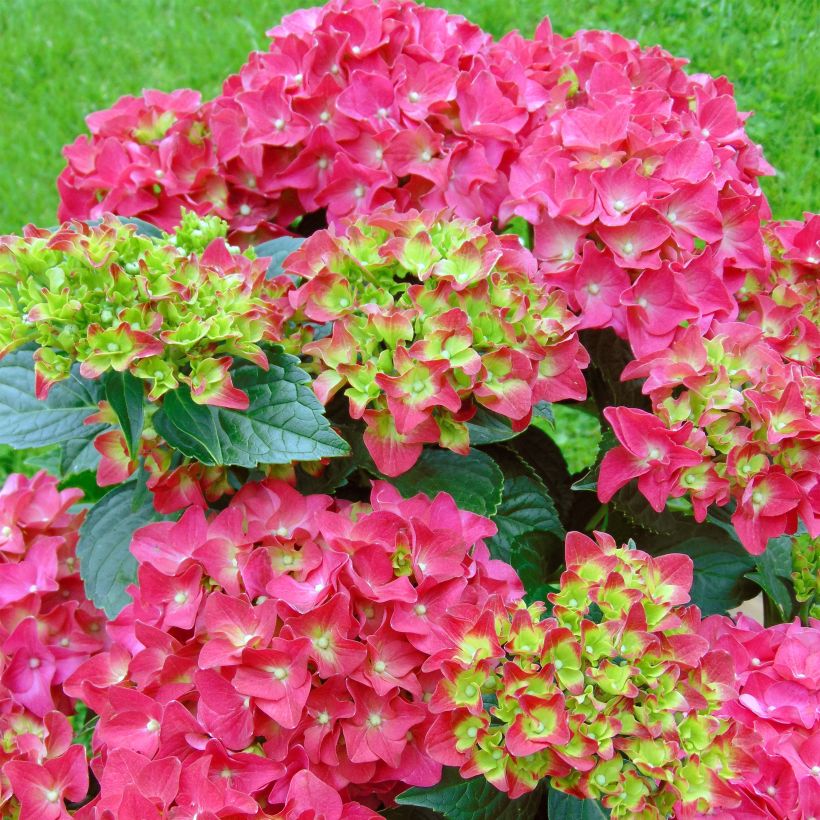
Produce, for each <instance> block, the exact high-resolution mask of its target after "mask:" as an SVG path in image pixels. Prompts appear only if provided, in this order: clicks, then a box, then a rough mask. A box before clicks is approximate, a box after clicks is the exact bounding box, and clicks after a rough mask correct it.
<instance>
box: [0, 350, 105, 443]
mask: <svg viewBox="0 0 820 820" xmlns="http://www.w3.org/2000/svg"><path fill="white" fill-rule="evenodd" d="M101 392H102V391H101V388H100V386H99V384H98V383H96V382H91V381H88V380H87V379H84V378H82V377H81V376H80V375H79V372H78V369H77V368H74V369H73V370H72V372H71V375H70V376H69V377H68V378H67V379H64V380H63V381H61V382H57V384H55V385H54V386H53V387H52V388H51V391H50V392H49V394H48V398H47V399H46V400H45V401H40V400H39V399H37V398H35V396H34V357H33V354H32V351H31V350H15V351H12V352H11V353H9V354H8V355H7V356H5V357H4V358H3V359H2V360H0V444H8V445H10V446H11V447H15V448H17V449H22V448H24V447H44V446H46V445H48V444H58V443H60V442H62V441H68V440H69V439H72V438H82V437H84V436H85V434H86V433H88V432H89V431H90V430H93V431H94V432H95V433H97V432H99V431H100V430H102V429H103V427H102V425H95V426H94V427H93V428H89V427H86V426H85V425H84V424H83V422H84V421H85V419H86V417H87V416H89V415H90V414H91V413H92V412H94V411H96V410H97V402H98V401H99V400H100V398H101Z"/></svg>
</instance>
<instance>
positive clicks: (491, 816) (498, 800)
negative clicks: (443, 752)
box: [396, 768, 541, 820]
mask: <svg viewBox="0 0 820 820" xmlns="http://www.w3.org/2000/svg"><path fill="white" fill-rule="evenodd" d="M396 802H397V803H399V804H400V805H403V806H420V807H421V808H425V809H432V810H433V811H436V812H438V813H439V814H441V815H443V816H444V817H446V818H447V820H514V818H517V819H518V820H530V818H534V817H536V816H537V815H538V809H539V805H540V803H541V793H540V790H538V789H537V790H536V791H533V792H530V793H529V794H525V795H524V796H523V797H519V798H518V799H517V800H510V798H509V797H507V795H506V794H504V792H500V791H498V789H496V788H495V786H493V785H491V784H490V783H488V782H487V781H486V780H485V779H484V778H483V777H473V778H472V779H470V780H465V779H464V778H463V777H462V776H461V775H460V774H459V773H458V769H451V768H446V769H444V774H443V776H442V778H441V782H440V783H439V784H438V785H436V786H431V787H429V788H426V789H408V790H407V791H406V792H402V793H401V794H400V795H398V796H397V797H396Z"/></svg>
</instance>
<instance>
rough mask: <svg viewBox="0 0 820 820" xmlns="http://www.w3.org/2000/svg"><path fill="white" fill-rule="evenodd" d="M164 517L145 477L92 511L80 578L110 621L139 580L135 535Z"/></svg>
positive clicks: (80, 552)
mask: <svg viewBox="0 0 820 820" xmlns="http://www.w3.org/2000/svg"><path fill="white" fill-rule="evenodd" d="M161 517H162V516H160V515H158V514H157V513H156V512H155V511H154V506H153V503H152V499H151V494H150V492H147V490H146V489H145V485H144V481H143V475H142V473H139V474H138V475H137V477H136V478H135V479H132V480H131V481H129V482H128V483H126V484H122V485H120V486H119V487H117V488H116V489H114V490H112V491H111V492H110V493H108V495H106V496H104V497H103V498H102V499H101V500H100V501H98V502H97V503H96V504H95V505H94V506H93V507H92V508H91V509H90V510H89V512H88V517H87V518H86V519H85V522H84V523H83V525H82V527H81V528H80V540H79V543H78V544H77V557H78V558H79V559H80V575H81V577H82V579H83V583H84V584H85V591H86V595H87V596H88V597H89V598H90V599H91V600H92V601H93V602H94V603H95V604H96V605H97V606H98V607H100V609H102V610H103V611H104V612H105V614H106V615H108V617H109V618H114V617H116V616H117V615H118V614H119V612H120V610H121V609H122V608H123V607H124V606H125V605H126V604H127V603H128V602H129V600H130V598H129V596H128V594H127V593H126V591H125V588H126V587H127V586H128V585H129V584H132V583H134V581H135V580H136V577H137V562H136V559H135V558H134V556H133V555H131V551H130V546H131V538H132V536H133V534H134V531H135V530H137V529H139V528H140V527H143V526H145V525H146V524H149V523H151V522H152V521H158V520H160V519H161Z"/></svg>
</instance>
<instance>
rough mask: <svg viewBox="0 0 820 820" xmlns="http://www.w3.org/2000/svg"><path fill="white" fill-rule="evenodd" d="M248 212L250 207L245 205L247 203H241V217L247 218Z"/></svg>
mask: <svg viewBox="0 0 820 820" xmlns="http://www.w3.org/2000/svg"><path fill="white" fill-rule="evenodd" d="M250 212H251V206H250V205H248V203H247V202H243V203H242V204H241V205H240V206H239V213H241V214H242V216H247V215H248V214H249V213H250Z"/></svg>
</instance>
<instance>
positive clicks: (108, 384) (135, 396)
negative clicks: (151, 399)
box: [104, 370, 145, 458]
mask: <svg viewBox="0 0 820 820" xmlns="http://www.w3.org/2000/svg"><path fill="white" fill-rule="evenodd" d="M104 383H105V397H106V399H108V403H109V404H110V405H111V408H112V409H113V411H114V412H115V413H116V414H117V418H118V419H119V422H120V427H122V432H123V435H124V436H125V443H126V445H127V446H128V452H129V453H130V455H131V457H132V458H133V457H135V456H136V455H137V454H138V452H139V446H140V439H141V438H142V428H143V424H144V421H145V389H144V387H143V384H142V381H140V380H139V379H138V378H137V377H136V376H132V375H131V374H130V373H129V372H128V371H124V372H123V373H118V372H117V371H116V370H111V371H110V372H108V373H106V376H105V382H104Z"/></svg>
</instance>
